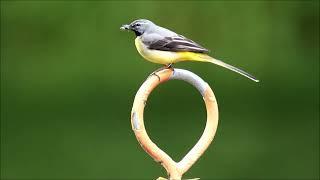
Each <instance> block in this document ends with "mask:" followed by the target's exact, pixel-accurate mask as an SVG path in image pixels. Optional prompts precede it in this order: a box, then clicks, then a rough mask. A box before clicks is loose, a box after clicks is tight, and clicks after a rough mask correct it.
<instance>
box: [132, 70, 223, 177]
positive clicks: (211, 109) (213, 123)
mask: <svg viewBox="0 0 320 180" xmlns="http://www.w3.org/2000/svg"><path fill="white" fill-rule="evenodd" d="M171 79H178V80H183V81H186V82H188V83H189V84H192V85H193V86H194V87H195V88H197V90H198V91H199V92H200V93H201V95H202V96H203V99H204V102H205V105H206V109H207V122H206V127H205V129H204V132H203V134H202V136H201V137H200V139H199V141H198V142H197V143H196V144H195V145H194V147H193V148H192V149H191V150H190V151H189V152H188V153H187V154H186V155H185V156H184V158H182V160H181V161H180V162H175V161H173V160H172V158H171V157H170V156H169V155H168V154H166V153H165V152H164V151H162V150H161V149H160V148H159V147H158V146H157V145H156V144H155V143H153V142H152V141H151V139H150V138H149V136H148V134H147V131H146V129H145V126H144V120H143V112H144V107H145V104H146V101H147V99H148V96H149V94H150V93H151V92H152V90H153V89H154V88H155V87H156V86H157V85H159V84H160V83H163V82H165V81H168V80H171ZM131 125H132V129H133V131H134V133H135V135H136V138H137V140H138V142H139V143H140V145H141V146H142V148H143V149H144V150H145V151H146V152H147V153H148V154H149V155H150V156H151V157H152V158H153V159H154V160H155V161H157V162H159V163H160V164H161V165H162V166H163V167H164V168H165V169H166V171H167V173H168V176H169V179H170V180H180V179H181V177H182V175H183V174H184V173H185V172H187V171H188V170H189V169H190V167H191V166H192V165H193V164H194V163H195V162H196V161H197V160H198V159H199V157H200V156H201V155H202V154H203V153H204V151H205V150H206V149H207V148H208V147H209V145H210V143H211V141H212V140H213V138H214V135H215V133H216V130H217V126H218V105H217V101H216V98H215V96H214V94H213V91H212V90H211V88H210V86H209V85H208V84H207V83H206V82H204V81H203V80H202V79H201V78H200V77H199V76H197V75H196V74H194V73H192V72H190V71H187V70H183V69H174V70H172V69H163V70H161V71H159V72H156V74H155V75H152V76H149V77H148V79H147V80H146V81H145V82H144V83H143V84H142V85H141V87H140V89H139V90H138V92H137V94H136V96H135V99H134V103H133V107H132V111H131Z"/></svg>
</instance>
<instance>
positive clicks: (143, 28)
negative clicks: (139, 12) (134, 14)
mask: <svg viewBox="0 0 320 180" xmlns="http://www.w3.org/2000/svg"><path fill="white" fill-rule="evenodd" d="M154 25H155V24H154V23H153V22H151V21H149V20H147V19H138V20H135V21H133V22H132V23H130V24H125V25H122V26H121V27H120V29H121V30H131V31H133V32H134V33H135V34H136V36H140V35H142V34H143V33H145V32H147V31H148V30H149V29H151V28H152V27H153V26H154Z"/></svg>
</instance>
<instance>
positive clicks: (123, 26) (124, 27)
mask: <svg viewBox="0 0 320 180" xmlns="http://www.w3.org/2000/svg"><path fill="white" fill-rule="evenodd" d="M120 30H123V31H124V30H130V25H128V24H125V25H122V26H121V27H120Z"/></svg>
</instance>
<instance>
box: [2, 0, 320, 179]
mask: <svg viewBox="0 0 320 180" xmlns="http://www.w3.org/2000/svg"><path fill="white" fill-rule="evenodd" d="M137 18H147V19H150V20H152V21H154V22H156V23H157V24H159V25H162V26H165V27H167V28H169V29H172V30H174V31H176V32H179V33H180V34H183V35H184V36H186V37H189V38H191V39H193V40H195V41H197V42H199V43H200V44H202V45H203V46H205V47H207V48H208V49H210V50H211V55H213V56H214V57H216V58H219V59H223V60H225V62H228V63H230V64H233V65H235V66H237V67H240V68H243V69H245V70H246V71H248V72H250V73H252V74H254V75H255V76H257V77H258V78H259V79H260V80H261V82H260V83H254V82H253V81H250V80H248V79H246V78H244V77H242V76H240V75H238V74H236V73H233V72H231V71H228V70H225V69H223V68H220V67H217V66H215V65H211V64H205V63H193V62H185V63H179V64H176V65H175V67H178V68H184V69H188V70H191V71H193V72H194V73H196V74H198V75H199V76H201V77H202V78H203V79H204V80H206V81H207V82H208V83H209V84H210V85H211V87H212V88H213V89H214V92H215V94H216V97H217V100H218V103H219V110H220V117H219V118H220V119H219V120H220V122H219V127H218V131H217V134H216V137H215V139H214V142H213V144H212V145H211V146H210V148H209V149H208V150H207V151H206V153H205V154H204V155H203V156H202V157H201V159H200V160H199V161H198V162H197V163H196V164H195V165H194V166H193V167H192V168H191V169H190V171H189V172H188V173H186V174H185V176H184V177H185V178H194V177H201V178H202V179H318V178H319V142H318V141H319V33H318V31H319V2H318V1H272V2H268V1H227V2H226V1H214V2H210V1H184V2H183V1H175V2H169V1H163V2H161V1H155V2H154V1H137V2H134V1H119V2H116V1H95V2H86V1H74V2H64V1H44V2H40V1H27V2H24V1H14V2H9V1H1V178H2V179H155V178H157V177H159V176H166V173H165V171H164V169H163V168H162V167H161V166H160V165H159V164H157V163H155V162H154V161H153V160H152V158H150V157H149V156H148V155H147V154H146V153H145V152H144V151H143V150H142V149H141V147H140V146H139V144H138V143H137V141H136V139H135V136H134V134H133V132H132V130H131V125H130V111H131V106H132V103H133V98H134V95H135V93H136V91H137V90H138V88H139V86H140V85H141V84H142V82H143V81H144V80H145V79H146V77H147V76H148V74H149V73H151V72H152V71H153V70H154V69H156V68H158V67H159V65H156V64H152V63H149V62H147V61H144V60H143V58H142V57H140V55H139V54H138V53H137V51H136V49H135V47H134V34H133V33H127V32H121V31H120V30H119V27H120V26H121V25H122V24H125V23H129V22H131V21H132V20H134V19H137ZM205 119H206V114H205V108H204V103H203V101H202V98H201V96H200V94H199V93H198V92H197V91H196V90H195V89H194V88H193V87H192V86H191V85H189V84H186V83H184V82H182V81H170V82H167V83H165V84H163V85H161V86H159V87H158V88H157V89H156V90H155V91H154V92H153V93H152V94H151V96H150V98H149V100H148V104H147V107H146V110H145V121H146V122H145V123H146V127H147V130H148V132H149V134H150V136H151V138H152V139H153V140H154V141H155V142H156V143H158V144H159V146H160V147H161V148H163V149H164V150H165V151H166V152H168V154H170V155H171V156H172V157H173V159H175V160H177V161H178V160H180V159H181V158H182V157H183V155H184V154H185V153H186V152H187V151H188V150H189V149H190V148H191V147H192V146H193V144H194V143H195V142H196V141H197V140H198V138H199V137H200V135H201V133H202V130H203V128H204V125H205Z"/></svg>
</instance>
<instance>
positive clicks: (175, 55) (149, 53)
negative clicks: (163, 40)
mask: <svg viewBox="0 0 320 180" xmlns="http://www.w3.org/2000/svg"><path fill="white" fill-rule="evenodd" d="M135 45H136V48H137V50H138V52H139V53H140V54H141V56H142V57H144V58H145V59H146V60H148V61H150V62H153V63H158V64H170V63H177V62H181V61H202V62H209V61H210V59H212V58H211V57H210V56H208V55H206V54H203V53H194V52H171V51H160V50H153V49H148V48H147V47H146V46H145V45H144V44H143V43H142V42H141V40H140V37H137V38H136V39H135Z"/></svg>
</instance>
